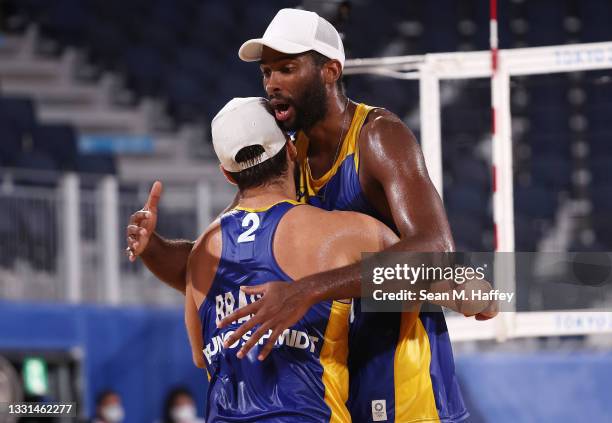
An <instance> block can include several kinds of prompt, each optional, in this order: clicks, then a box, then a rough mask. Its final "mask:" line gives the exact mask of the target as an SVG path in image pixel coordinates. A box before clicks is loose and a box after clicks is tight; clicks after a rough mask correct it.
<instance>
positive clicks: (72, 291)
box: [60, 173, 82, 303]
mask: <svg viewBox="0 0 612 423" xmlns="http://www.w3.org/2000/svg"><path fill="white" fill-rule="evenodd" d="M60 191H61V199H62V211H63V213H62V231H61V234H62V235H61V236H62V243H61V244H62V247H63V248H62V250H63V255H62V258H63V267H64V272H63V273H64V275H65V278H66V296H67V299H68V301H69V302H71V303H78V302H80V301H81V298H82V287H81V248H80V244H81V239H80V231H81V218H80V213H79V204H80V200H79V177H78V176H77V175H76V174H74V173H68V174H66V175H64V176H63V177H62V179H61V183H60Z"/></svg>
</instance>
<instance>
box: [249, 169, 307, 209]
mask: <svg viewBox="0 0 612 423" xmlns="http://www.w3.org/2000/svg"><path fill="white" fill-rule="evenodd" d="M283 178H285V177H283ZM285 179H286V180H283V181H278V182H274V183H271V184H267V185H262V186H258V187H254V188H248V189H245V190H242V191H240V193H239V199H238V205H239V206H241V207H246V208H250V209H256V208H261V207H266V206H269V205H271V204H274V203H278V202H279V201H283V200H295V192H296V191H295V182H294V181H293V178H285Z"/></svg>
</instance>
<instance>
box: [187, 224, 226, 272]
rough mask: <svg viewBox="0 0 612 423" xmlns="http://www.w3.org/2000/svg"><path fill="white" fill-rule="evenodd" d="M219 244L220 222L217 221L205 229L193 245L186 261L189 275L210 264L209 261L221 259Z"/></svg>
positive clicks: (220, 240) (220, 237)
mask: <svg viewBox="0 0 612 423" xmlns="http://www.w3.org/2000/svg"><path fill="white" fill-rule="evenodd" d="M221 243H222V234H221V220H220V219H217V220H215V221H214V222H212V223H211V224H210V225H209V226H208V228H206V230H205V231H204V232H203V233H202V235H200V237H199V238H198V239H197V240H196V242H195V244H194V245H193V248H192V249H191V253H190V254H189V260H188V270H189V271H190V273H194V272H198V270H199V269H201V268H203V267H204V268H205V267H206V266H208V265H209V264H211V261H215V260H217V261H218V260H219V258H220V257H221Z"/></svg>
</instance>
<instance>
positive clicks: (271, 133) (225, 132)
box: [211, 97, 287, 172]
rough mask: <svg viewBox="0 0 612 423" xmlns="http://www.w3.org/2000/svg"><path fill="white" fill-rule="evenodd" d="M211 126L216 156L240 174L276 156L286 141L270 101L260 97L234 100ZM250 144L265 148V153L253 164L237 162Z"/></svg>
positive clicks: (232, 170) (225, 166)
mask: <svg viewBox="0 0 612 423" xmlns="http://www.w3.org/2000/svg"><path fill="white" fill-rule="evenodd" d="M211 126H212V140H213V147H214V149H215V153H216V154H217V157H218V158H219V161H220V162H221V166H223V168H224V169H225V170H227V171H229V172H240V171H242V170H244V169H248V168H249V167H252V166H255V165H256V164H259V163H261V162H263V161H265V160H267V159H269V158H272V157H274V156H275V155H276V153H278V152H279V151H280V150H281V149H282V148H283V147H284V146H285V143H286V142H287V139H286V138H285V134H284V133H283V131H282V130H281V129H280V128H279V126H278V124H277V123H276V119H274V116H273V115H272V112H271V111H270V109H269V106H268V101H267V100H266V99H265V98H261V97H246V98H234V99H232V100H231V101H230V102H229V103H227V104H226V105H225V106H224V107H223V108H222V109H221V110H220V111H219V113H217V115H216V116H215V117H214V118H213V120H212V125H211ZM251 145H260V146H262V147H263V149H264V152H263V153H262V154H261V155H260V156H259V157H257V158H256V159H255V160H253V161H251V162H250V163H238V162H236V154H237V153H238V152H239V151H240V150H241V149H243V148H244V147H248V146H251Z"/></svg>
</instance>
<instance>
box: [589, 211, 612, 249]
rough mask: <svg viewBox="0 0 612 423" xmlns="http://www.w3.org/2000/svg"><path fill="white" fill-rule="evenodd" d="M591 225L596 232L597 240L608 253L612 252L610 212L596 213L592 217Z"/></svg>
mask: <svg viewBox="0 0 612 423" xmlns="http://www.w3.org/2000/svg"><path fill="white" fill-rule="evenodd" d="M591 225H592V227H593V231H594V232H595V238H596V239H597V241H599V242H600V243H601V244H602V245H603V246H605V247H606V248H607V250H608V251H610V250H612V225H610V212H609V211H608V212H607V213H605V212H598V213H594V214H593V216H592V217H591Z"/></svg>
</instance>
